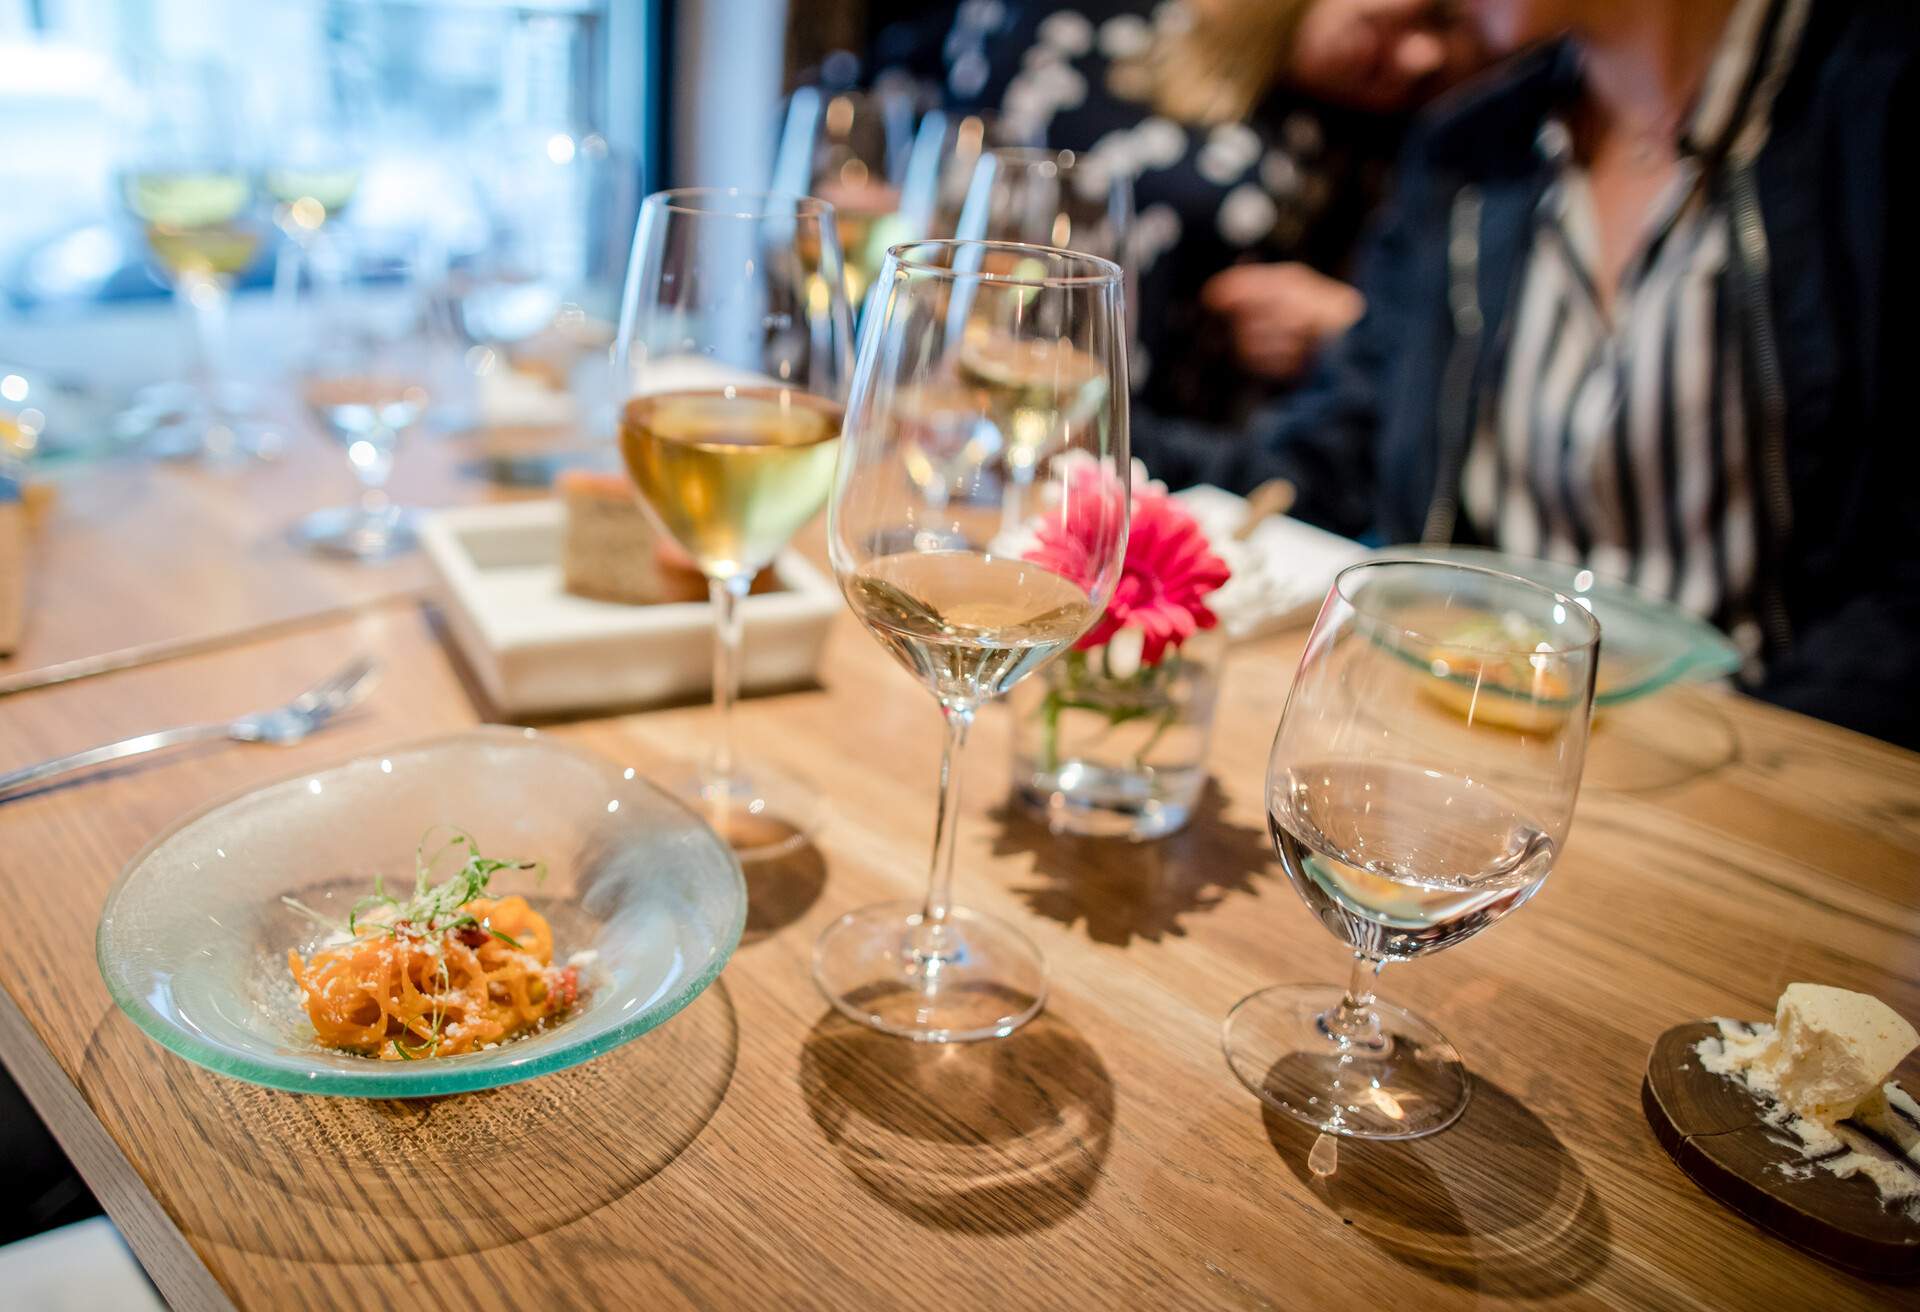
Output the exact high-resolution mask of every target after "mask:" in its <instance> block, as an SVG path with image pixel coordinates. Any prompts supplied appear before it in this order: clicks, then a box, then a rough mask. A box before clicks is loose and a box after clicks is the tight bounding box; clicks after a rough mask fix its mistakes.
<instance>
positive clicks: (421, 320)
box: [292, 233, 450, 564]
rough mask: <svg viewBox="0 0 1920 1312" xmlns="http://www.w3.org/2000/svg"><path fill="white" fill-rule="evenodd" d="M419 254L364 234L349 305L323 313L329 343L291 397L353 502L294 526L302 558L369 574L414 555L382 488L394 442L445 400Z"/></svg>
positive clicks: (400, 510) (412, 517)
mask: <svg viewBox="0 0 1920 1312" xmlns="http://www.w3.org/2000/svg"><path fill="white" fill-rule="evenodd" d="M421 252H422V243H421V242H420V241H419V240H417V239H416V238H413V237H411V236H406V235H388V236H384V237H383V236H381V235H378V234H374V233H367V234H363V235H362V237H361V239H360V241H359V242H358V243H357V244H356V246H355V267H354V268H353V270H352V272H353V273H354V274H355V275H357V277H356V280H355V284H354V285H353V286H352V288H351V291H350V293H348V295H350V296H351V300H350V302H347V303H346V304H345V305H344V306H343V307H342V308H341V309H339V310H337V311H336V310H335V309H334V307H333V303H332V302H331V301H329V302H326V303H324V304H325V310H326V311H327V313H328V328H329V336H328V339H327V340H326V341H325V343H324V344H323V345H322V346H321V347H320V348H319V349H318V350H317V351H316V352H315V355H314V357H313V359H312V360H311V362H310V364H309V366H308V368H307V371H306V373H305V374H304V376H303V377H301V379H300V380H299V383H298V387H299V391H300V397H301V400H302V401H303V402H304V403H305V405H306V408H307V410H308V412H309V413H310V414H311V415H312V416H313V417H314V419H315V421H316V422H318V423H319V425H320V426H321V428H322V429H323V430H324V431H325V432H326V434H327V435H328V436H329V437H331V438H332V439H333V440H334V441H336V442H338V443H339V444H340V445H341V447H342V448H343V449H344V450H345V451H346V454H347V464H348V467H349V468H351V469H352V471H353V476H354V479H355V480H356V481H357V482H358V483H359V485H360V495H359V497H358V499H357V500H356V501H355V502H354V504H352V505H350V506H330V507H328V508H326V509H324V510H316V511H314V512H313V513H312V514H310V515H307V516H306V517H305V518H303V519H301V520H300V521H299V522H298V523H296V524H295V525H294V527H293V530H292V538H293V541H294V542H295V543H296V544H297V545H299V546H302V547H305V548H307V549H308V550H310V551H314V552H318V553H319V554H322V555H329V556H343V557H347V558H349V559H352V560H357V561H360V562H362V563H365V564H375V563H378V562H380V561H384V560H388V559H390V558H391V557H393V556H397V555H400V554H402V553H404V552H406V551H409V550H411V549H412V548H413V546H414V543H415V531H414V530H415V521H416V519H417V512H415V511H414V510H413V509H411V508H410V507H406V506H401V505H397V504H395V503H394V501H393V500H392V498H391V497H389V496H388V494H387V480H388V479H389V478H391V477H392V475H393V461H394V456H395V454H396V452H397V451H398V449H399V446H400V442H401V440H402V439H403V438H404V437H405V436H406V435H407V434H408V433H409V432H410V431H412V430H413V429H414V428H415V427H417V426H418V425H419V423H420V421H421V420H422V419H423V418H424V417H425V415H426V413H427V408H428V406H429V404H430V403H432V402H434V401H436V400H438V399H440V398H441V397H442V396H444V394H445V392H446V390H447V386H446V384H447V380H448V377H449V374H450V369H449V367H448V362H447V361H446V359H445V358H444V356H445V353H446V333H445V332H444V330H443V328H442V326H441V325H440V324H438V322H437V321H436V318H435V314H434V309H433V304H432V300H431V294H430V293H431V282H432V274H431V272H430V271H429V270H428V269H426V268H424V267H423V265H422V261H423V256H422V253H421ZM314 308H315V310H316V311H320V310H321V308H322V306H321V305H316V306H315V307H314Z"/></svg>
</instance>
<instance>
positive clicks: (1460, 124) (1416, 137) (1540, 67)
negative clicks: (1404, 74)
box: [1402, 42, 1579, 177]
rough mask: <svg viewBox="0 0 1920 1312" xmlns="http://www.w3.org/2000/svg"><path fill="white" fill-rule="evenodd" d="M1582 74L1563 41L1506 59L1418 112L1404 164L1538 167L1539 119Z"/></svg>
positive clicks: (1452, 170) (1467, 168)
mask: <svg viewBox="0 0 1920 1312" xmlns="http://www.w3.org/2000/svg"><path fill="white" fill-rule="evenodd" d="M1578 76H1579V73H1578V65H1577V60H1576V57H1575V55H1574V52H1573V51H1572V49H1571V48H1570V47H1569V46H1567V45H1566V44H1565V43H1562V42H1554V43H1550V44H1547V45H1542V46H1536V47H1534V48H1532V49H1530V50H1525V51H1521V52H1520V53H1518V54H1516V55H1513V56H1510V57H1509V58H1507V59H1504V60H1502V61H1500V62H1499V63H1498V64H1495V65H1494V66H1493V67H1491V68H1488V69H1486V70H1484V71H1483V72H1481V73H1480V74H1478V75H1477V76H1475V77H1473V78H1471V79H1469V80H1468V81H1466V82H1464V83H1462V84H1461V85H1459V86H1457V87H1454V88H1453V89H1452V90H1450V91H1448V92H1447V93H1446V94H1444V95H1442V96H1440V97H1438V98H1437V99H1435V100H1434V101H1433V102H1432V103H1431V104H1429V105H1428V106H1427V107H1426V108H1425V109H1423V110H1422V111H1421V112H1420V113H1419V114H1418V115H1417V116H1415V118H1414V121H1413V126H1412V129H1411V131H1409V133H1408V134H1407V141H1406V147H1405V152H1404V158H1403V163H1402V167H1403V169H1407V168H1411V169H1414V170H1435V171H1440V172H1445V173H1448V174H1453V175H1457V176H1463V177H1491V176H1496V175H1499V174H1504V173H1522V172H1526V171H1529V170H1532V169H1535V168H1537V167H1538V166H1539V156H1538V153H1537V151H1536V142H1537V141H1538V139H1539V134H1540V128H1541V125H1542V124H1544V123H1545V122H1546V121H1547V118H1548V117H1549V116H1550V115H1551V114H1552V113H1553V112H1554V111H1555V110H1556V109H1558V108H1559V107H1560V106H1562V105H1564V104H1565V103H1566V102H1567V99H1568V97H1569V96H1570V95H1571V94H1572V92H1573V89H1574V87H1575V86H1576V85H1577V79H1578Z"/></svg>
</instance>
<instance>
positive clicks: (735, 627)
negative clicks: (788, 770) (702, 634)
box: [707, 574, 753, 786]
mask: <svg viewBox="0 0 1920 1312" xmlns="http://www.w3.org/2000/svg"><path fill="white" fill-rule="evenodd" d="M752 587H753V575H751V574H736V575H733V576H732V577H730V578H709V579H708V580H707V593H708V595H709V596H710V597H712V598H713V716H714V738H713V755H712V756H711V757H710V758H709V759H708V763H707V775H708V781H709V782H710V783H712V784H715V785H720V786H724V785H725V784H726V783H727V782H728V781H730V780H731V779H732V778H733V774H734V768H735V761H734V759H733V704H734V702H735V701H737V700H739V697H740V600H741V598H743V597H745V596H746V595H747V592H748V591H749V590H750V589H751V588H752Z"/></svg>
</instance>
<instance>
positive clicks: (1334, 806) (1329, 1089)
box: [1223, 560, 1600, 1169]
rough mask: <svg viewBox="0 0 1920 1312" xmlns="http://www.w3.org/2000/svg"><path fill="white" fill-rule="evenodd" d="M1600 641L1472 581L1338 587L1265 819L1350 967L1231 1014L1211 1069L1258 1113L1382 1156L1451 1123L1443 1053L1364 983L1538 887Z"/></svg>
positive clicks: (1318, 634)
mask: <svg viewBox="0 0 1920 1312" xmlns="http://www.w3.org/2000/svg"><path fill="white" fill-rule="evenodd" d="M1599 643H1600V628H1599V624H1598V622H1597V621H1595V620H1594V618H1593V616H1592V615H1591V614H1590V613H1589V612H1587V611H1586V610H1585V609H1583V608H1582V607H1580V606H1579V605H1578V604H1576V603H1575V602H1573V601H1571V600H1569V599H1568V598H1566V597H1564V596H1561V595H1560V594H1558V593H1555V592H1551V591H1549V590H1547V589H1545V588H1542V587H1540V586H1538V585H1536V584H1533V583H1528V582H1526V581H1524V580H1522V579H1518V578H1514V577H1512V576H1510V575H1506V574H1500V573H1496V572H1494V571H1492V570H1487V569H1482V568H1480V567H1477V566H1469V565H1459V564H1453V563H1444V562H1437V561H1410V560H1408V561H1396V560H1374V561H1366V562H1362V563H1361V564H1358V565H1354V566H1350V567H1349V568H1347V569H1346V570H1343V571H1342V572H1341V573H1340V575H1339V576H1338V578H1337V579H1336V580H1335V582H1334V585H1333V590H1332V591H1331V592H1330V593H1329V595H1328V597H1327V600H1326V603H1325V605H1324V606H1323V607H1322V608H1321V611H1320V617H1319V620H1318V621H1317V622H1316V623H1315V625H1314V629H1313V634H1312V636H1311V637H1309V638H1308V639H1307V646H1306V651H1305V654H1304V655H1303V656H1302V657H1301V660H1300V669H1299V672H1298V673H1297V674H1296V675H1295V677H1294V684H1293V688H1292V691H1291V692H1290V693H1289V695H1288V697H1287V705H1286V710H1285V712H1284V713H1283V714H1282V716H1281V720H1280V727H1279V732H1278V733H1277V734H1276V735H1275V737H1274V742H1273V753H1272V756H1271V759H1270V761H1269V764H1268V768H1267V806H1268V817H1269V821H1270V827H1271V830H1272V834H1273V840H1274V845H1275V847H1276V848H1277V850H1278V852H1279V855H1280V862H1281V865H1282V866H1283V867H1284V868H1285V870H1286V872H1287V876H1288V878H1289V879H1290V880H1291V881H1292V883H1293V887H1294V891H1295V892H1297V893H1299V895H1300V898H1301V900H1302V901H1304V902H1305V903H1306V904H1307V907H1308V908H1309V909H1310V910H1311V911H1312V912H1313V913H1314V915H1315V916H1316V917H1317V918H1318V919H1319V920H1320V922H1321V923H1322V924H1324V925H1325V926H1326V927H1327V928H1328V929H1329V930H1330V931H1332V933H1333V934H1334V935H1335V936H1336V937H1337V938H1339V939H1340V940H1341V941H1342V942H1344V943H1345V944H1347V946H1348V947H1350V948H1351V949H1352V950H1353V969H1352V972H1351V978H1350V980H1349V982H1348V984H1347V986H1346V988H1345V990H1344V991H1343V990H1342V989H1340V988H1339V987H1338V986H1334V985H1326V986H1315V985H1295V984H1282V985H1277V986H1275V987H1273V988H1268V989H1263V990H1261V991H1259V992H1257V993H1253V994H1251V995H1249V996H1248V997H1246V998H1243V999H1241V1001H1240V1002H1239V1004H1238V1005H1236V1006H1235V1007H1234V1009H1233V1011H1232V1012H1231V1013H1230V1014H1229V1015H1228V1017H1227V1021H1226V1027H1225V1030H1224V1036H1223V1037H1224V1043H1225V1047H1226V1054H1227V1060H1228V1062H1229V1064H1230V1065H1231V1066H1232V1068H1233V1071H1234V1074H1235V1075H1237V1076H1238V1077H1239V1078H1240V1080H1241V1082H1242V1083H1244V1084H1245V1085H1246V1086H1247V1087H1248V1088H1249V1089H1251V1090H1252V1091H1253V1092H1254V1093H1256V1094H1258V1095H1259V1096H1260V1097H1261V1098H1262V1099H1263V1100H1264V1101H1265V1102H1267V1103H1268V1104H1269V1105H1270V1106H1272V1107H1273V1108H1274V1109H1276V1110H1278V1111H1280V1112H1283V1113H1285V1114H1286V1115H1288V1116H1292V1117H1294V1118H1295V1119H1297V1120H1301V1121H1304V1122H1306V1123H1307V1124H1309V1125H1314V1126H1318V1127H1319V1128H1320V1129H1321V1130H1322V1131H1324V1132H1325V1133H1326V1134H1331V1135H1348V1136H1355V1137H1360V1138H1380V1139H1406V1138H1414V1137H1416V1136H1419V1135H1423V1134H1431V1133H1433V1132H1434V1131H1436V1130H1441V1129H1444V1128H1445V1127H1446V1126H1448V1125H1450V1124H1452V1122H1453V1121H1454V1119H1455V1118H1456V1117H1458V1116H1459V1115H1460V1113H1461V1111H1462V1110H1464V1109H1465V1107H1466V1103H1467V1096H1468V1089H1469V1086H1468V1082H1467V1074H1466V1068H1465V1066H1464V1065H1463V1064H1462V1063H1461V1060H1460V1055H1459V1053H1458V1052H1457V1051H1456V1050H1455V1049H1454V1047H1453V1045H1452V1044H1451V1043H1449V1042H1448V1041H1447V1039H1446V1038H1445V1037H1444V1036H1442V1035H1441V1034H1440V1032H1439V1031H1438V1030H1436V1029H1435V1028H1434V1027H1433V1026H1432V1025H1430V1024H1429V1023H1428V1022H1426V1021H1425V1020H1423V1019H1421V1018H1420V1017H1418V1016H1416V1015H1414V1014H1413V1013H1411V1012H1408V1011H1405V1010H1403V1009H1401V1008H1399V1007H1396V1006H1392V1005H1390V1004H1388V1003H1384V1002H1380V1001H1378V1000H1376V999H1375V998H1374V996H1373V980H1374V976H1375V975H1376V974H1377V973H1378V971H1379V970H1380V969H1381V967H1382V966H1383V965H1384V964H1385V963H1386V962H1389V961H1407V960H1411V959H1413V958H1415V957H1420V956H1426V955H1428V954H1430V953H1434V952H1438V951H1440V950H1441V949H1443V948H1448V947H1452V946H1453V945H1454V944H1456V943H1459V942H1460V941H1462V940H1463V939H1466V938H1468V937H1469V936H1471V935H1473V934H1476V933H1478V932H1479V931H1481V930H1482V929H1485V928H1486V927H1487V926H1489V925H1491V924H1493V923H1494V922H1495V921H1496V920H1499V919H1501V918H1502V917H1503V916H1506V915H1507V914H1509V913H1510V912H1512V911H1514V910H1515V909H1516V908H1518V907H1519V906H1521V905H1522V904H1523V903H1525V902H1526V901H1527V899H1528V898H1530V897H1532V896H1533V894H1534V893H1535V891H1537V890H1538V889H1539V887H1540V883H1541V881H1542V880H1544V879H1545V878H1546V877H1547V874H1548V872H1549V871H1550V870H1551V869H1552V868H1553V864H1554V861H1555V859H1556V858H1557V857H1558V856H1559V854H1560V851H1561V849H1562V848H1563V847H1564V846H1565V844H1566V840H1567V831H1568V829H1569V827H1570V826H1571V824H1572V821H1573V806H1574V799H1575V797H1576V796H1577V795H1578V793H1579V788H1580V771H1581V766H1582V763H1583V762H1584V760H1585V757H1586V745H1587V727H1588V720H1589V718H1590V716H1591V711H1592V706H1593V687H1594V671H1595V666H1596V661H1597V659H1598V656H1599ZM1333 1142H1334V1141H1332V1140H1328V1139H1325V1138H1323V1140H1322V1146H1321V1147H1317V1148H1316V1150H1315V1151H1316V1160H1315V1163H1314V1165H1315V1168H1316V1169H1321V1168H1322V1166H1323V1165H1324V1166H1326V1167H1327V1168H1328V1169H1330V1166H1331V1163H1330V1162H1329V1161H1327V1160H1326V1155H1327V1154H1330V1153H1331V1151H1332V1147H1333Z"/></svg>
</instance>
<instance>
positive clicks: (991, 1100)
mask: <svg viewBox="0 0 1920 1312" xmlns="http://www.w3.org/2000/svg"><path fill="white" fill-rule="evenodd" d="M800 1087H801V1092H802V1093H803V1094H804V1096H805V1097H806V1100H807V1107H808V1110H810V1111H811V1112H812V1113H813V1119H814V1121H815V1122H816V1123H817V1124H818V1125H819V1126H820V1129H821V1132H822V1133H823V1134H825V1135H826V1138H827V1142H828V1143H830V1144H832V1145H833V1148H834V1151H835V1152H836V1153H838V1154H839V1157H840V1160H841V1162H842V1163H843V1164H844V1165H845V1166H846V1167H847V1169H848V1170H849V1171H851V1172H852V1173H853V1177H854V1179H856V1180H857V1181H859V1182H860V1185H861V1187H862V1188H864V1189H865V1190H866V1191H867V1192H868V1193H870V1194H872V1195H873V1196H874V1197H875V1198H878V1199H879V1200H880V1201H881V1202H883V1203H885V1204H886V1205H887V1206H889V1207H891V1208H893V1209H894V1210H895V1211H898V1212H901V1213H903V1214H904V1215H906V1216H908V1217H911V1218H912V1219H913V1220H915V1221H917V1222H919V1223H920V1224H921V1225H925V1226H929V1227H932V1228H935V1229H940V1230H954V1231H961V1232H965V1233H969V1234H1017V1233H1024V1232H1027V1231H1032V1230H1042V1229H1045V1228H1046V1227H1048V1226H1051V1225H1054V1224H1056V1223H1058V1222H1060V1221H1062V1220H1065V1219H1066V1218H1067V1217H1068V1216H1070V1215H1072V1214H1073V1213H1074V1212H1075V1211H1077V1210H1079V1208H1081V1207H1082V1206H1083V1205H1085V1203H1086V1201H1087V1199H1088V1198H1089V1197H1090V1196H1091V1194H1092V1192H1093V1189H1094V1186H1095V1185H1096V1184H1097V1183H1098V1182H1099V1179H1100V1173H1101V1171H1102V1170H1103V1169H1104V1167H1105V1164H1106V1159H1107V1150H1108V1147H1109V1145H1110V1142H1111V1139H1112V1135H1113V1082H1112V1080H1111V1079H1109V1078H1108V1076H1107V1071H1106V1067H1105V1066H1104V1065H1103V1064H1102V1063H1101V1061H1100V1057H1099V1055H1098V1054H1097V1053H1095V1052H1094V1050H1093V1049H1092V1048H1090V1047H1088V1046H1087V1044H1086V1042H1085V1040H1083V1039H1082V1038H1081V1037H1080V1035H1079V1034H1078V1032H1077V1031H1075V1030H1074V1028H1073V1027H1072V1026H1070V1025H1068V1024H1066V1023H1065V1022H1064V1021H1060V1020H1057V1019H1054V1018H1053V1017H1050V1016H1048V1015H1045V1014H1042V1015H1040V1016H1039V1017H1037V1018H1036V1019H1034V1020H1033V1021H1031V1022H1029V1023H1028V1024H1027V1025H1025V1026H1023V1027H1022V1028H1021V1029H1019V1030H1017V1031H1016V1032H1015V1033H1013V1034H1012V1035H1010V1036H1008V1037H1007V1038H1004V1039H998V1040H995V1041H993V1042H990V1043H948V1044H933V1043H910V1042H903V1041H902V1040H900V1039H898V1038H894V1037H892V1036H890V1035H886V1034H881V1033H879V1032H877V1031H874V1030H869V1029H866V1028H865V1027H863V1026H860V1025H857V1024H855V1023H854V1022H852V1021H849V1020H847V1019H845V1018H843V1017H842V1016H840V1015H839V1014H838V1013H834V1012H829V1013H828V1014H827V1015H826V1016H825V1017H823V1018H822V1019H821V1020H820V1022H819V1023H818V1024H816V1025H815V1026H814V1027H813V1030H812V1032H811V1033H810V1034H808V1036H807V1040H806V1044H805V1047H804V1048H803V1050H802V1052H801V1057H800Z"/></svg>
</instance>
